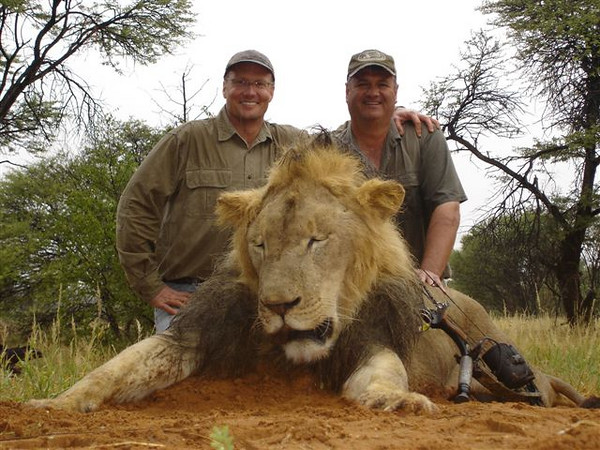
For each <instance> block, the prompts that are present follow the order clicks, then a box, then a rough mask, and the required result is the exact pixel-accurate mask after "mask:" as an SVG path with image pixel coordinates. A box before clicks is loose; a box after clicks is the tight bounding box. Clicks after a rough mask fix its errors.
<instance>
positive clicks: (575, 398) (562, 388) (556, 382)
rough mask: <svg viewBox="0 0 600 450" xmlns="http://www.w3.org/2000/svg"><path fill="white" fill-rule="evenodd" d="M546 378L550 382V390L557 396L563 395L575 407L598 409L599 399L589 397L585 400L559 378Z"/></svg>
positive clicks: (599, 406)
mask: <svg viewBox="0 0 600 450" xmlns="http://www.w3.org/2000/svg"><path fill="white" fill-rule="evenodd" d="M547 376H548V380H549V381H550V385H551V386H552V389H554V391H555V392H556V393H557V394H562V395H564V396H565V397H567V398H568V399H569V400H571V401H572V402H573V403H575V404H576V405H577V406H580V407H582V408H594V409H600V397H596V396H591V397H588V398H586V397H584V396H583V395H581V394H580V393H579V392H578V391H577V390H576V389H575V388H574V387H573V386H571V385H570V384H569V383H567V382H566V381H563V380H561V379H560V378H557V377H553V376H551V375H547Z"/></svg>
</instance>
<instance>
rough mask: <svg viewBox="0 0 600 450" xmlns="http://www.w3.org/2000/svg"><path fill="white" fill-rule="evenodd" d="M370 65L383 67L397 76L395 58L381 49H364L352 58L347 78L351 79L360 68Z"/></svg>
mask: <svg viewBox="0 0 600 450" xmlns="http://www.w3.org/2000/svg"><path fill="white" fill-rule="evenodd" d="M369 66H378V67H382V68H384V69H385V70H387V71H388V72H389V73H391V74H392V75H393V76H396V66H395V64H394V58H392V57H391V56H390V55H386V54H385V53H383V52H380V51H379V50H363V51H362V52H360V53H357V54H356V55H353V56H352V58H350V64H348V77H347V78H346V79H347V80H349V79H350V78H352V77H353V76H354V75H356V74H357V73H358V72H359V71H360V70H362V69H364V68H365V67H369Z"/></svg>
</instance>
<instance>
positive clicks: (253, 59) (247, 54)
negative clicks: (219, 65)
mask: <svg viewBox="0 0 600 450" xmlns="http://www.w3.org/2000/svg"><path fill="white" fill-rule="evenodd" d="M242 62H250V63H254V64H258V65H260V66H263V67H264V68H265V69H268V70H269V72H271V74H272V75H273V79H275V70H273V64H271V61H269V58H267V57H266V56H265V55H263V54H262V53H261V52H258V51H256V50H244V51H243V52H238V53H236V54H235V55H233V56H232V57H231V59H230V60H229V62H228V63H227V67H225V75H227V72H229V69H231V67H232V66H234V65H235V64H238V63H242Z"/></svg>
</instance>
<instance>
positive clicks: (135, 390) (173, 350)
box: [28, 333, 198, 412]
mask: <svg viewBox="0 0 600 450" xmlns="http://www.w3.org/2000/svg"><path fill="white" fill-rule="evenodd" d="M196 353H197V352H196V349H195V348H194V347H193V346H187V347H186V346H182V345H181V344H178V343H177V342H176V341H175V340H174V339H173V337H172V336H171V335H170V334H168V333H165V334H161V335H154V336H151V337H149V338H146V339H144V340H142V341H140V342H138V343H136V344H134V345H132V346H130V347H128V348H126V349H125V350H123V351H122V352H121V353H119V354H118V355H117V356H115V357H114V358H112V359H111V360H109V361H108V362H106V363H105V364H103V365H102V366H100V367H98V368H97V369H95V370H93V371H92V372H90V373H89V374H87V375H86V376H85V377H83V378H82V379H81V380H80V381H78V382H77V383H75V384H74V385H73V386H72V387H71V388H69V389H67V390H66V391H65V392H63V393H61V394H60V395H58V396H57V397H56V398H54V399H42V400H31V401H30V402H29V403H28V404H29V405H31V406H34V407H39V408H45V407H48V408H57V409H64V410H69V411H81V412H88V411H94V410H96V409H97V408H98V407H99V406H100V405H102V403H105V402H107V401H113V402H117V403H121V402H127V401H133V400H139V399H141V398H143V397H145V396H147V395H148V394H150V393H152V392H154V391H156V390H157V389H161V388H165V387H167V386H170V385H172V384H174V383H176V382H177V381H180V380H182V379H184V378H186V377H187V376H189V375H190V374H191V373H192V372H193V371H194V370H195V369H196V368H197V367H198V360H197V358H198V357H197V354H196Z"/></svg>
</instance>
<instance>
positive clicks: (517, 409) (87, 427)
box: [0, 374, 600, 450]
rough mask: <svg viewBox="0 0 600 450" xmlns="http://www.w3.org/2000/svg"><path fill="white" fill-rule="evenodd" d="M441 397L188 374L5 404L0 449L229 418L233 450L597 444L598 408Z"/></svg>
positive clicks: (184, 434) (154, 431)
mask: <svg viewBox="0 0 600 450" xmlns="http://www.w3.org/2000/svg"><path fill="white" fill-rule="evenodd" d="M435 400H436V402H437V403H438V405H439V406H440V412H439V413H437V414H436V415H434V416H428V417H425V416H416V415H411V414H406V413H403V412H395V413H386V412H381V411H372V410H368V409H366V408H362V407H358V406H356V405H353V404H350V403H348V402H346V401H344V400H342V399H341V398H339V397H337V396H335V395H333V394H330V393H327V392H323V391H321V390H319V389H317V388H316V387H315V386H313V385H312V383H311V382H310V381H309V380H307V379H302V380H296V381H294V382H293V383H291V382H289V381H282V380H280V379H276V378H272V377H269V376H266V375H258V374H256V375H251V376H248V377H245V378H243V379H238V380H206V379H202V378H190V379H187V380H185V381H183V382H182V383H180V384H178V385H176V386H173V387H171V388H169V389H166V390H163V391H160V392H158V393H156V394H154V395H153V396H151V397H150V398H148V399H146V400H144V401H142V402H138V403H134V404H127V405H117V406H115V405H107V406H104V407H103V408H102V409H101V410H99V411H97V412H93V413H88V414H74V413H67V412H61V411H52V410H36V409H31V408H28V407H26V406H24V405H22V404H18V403H11V402H2V403H0V449H8V448H10V449H13V448H15V449H17V448H23V449H25V448H98V449H109V448H119V449H148V448H169V449H171V448H173V449H202V448H211V446H210V437H209V436H210V434H211V430H212V429H213V427H214V426H222V425H227V426H229V430H230V434H231V435H232V436H233V438H234V445H235V448H236V449H315V450H318V449H436V450H439V449H448V448H453V449H495V450H496V449H511V450H517V449H528V450H535V449H545V450H548V449H553V450H562V449H564V450H576V449H600V410H585V409H580V408H571V407H562V406H561V407H557V408H542V407H534V406H529V405H525V404H517V403H504V404H500V403H490V404H483V403H476V402H471V403H465V404H460V405H457V404H453V403H451V402H449V401H446V400H444V399H439V398H436V399H435Z"/></svg>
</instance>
